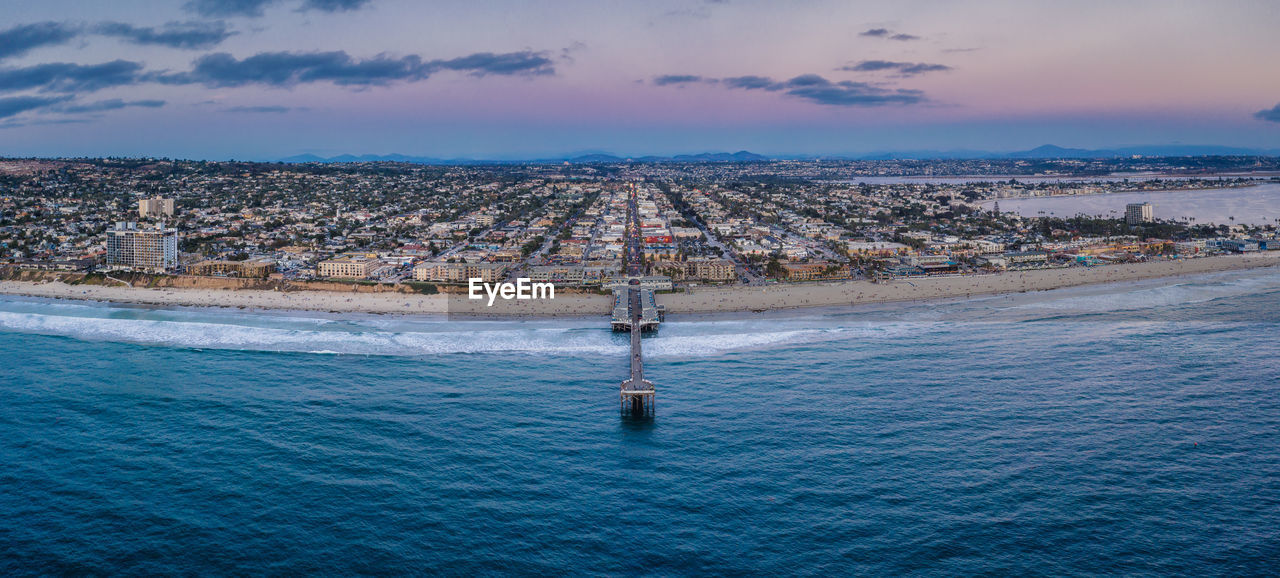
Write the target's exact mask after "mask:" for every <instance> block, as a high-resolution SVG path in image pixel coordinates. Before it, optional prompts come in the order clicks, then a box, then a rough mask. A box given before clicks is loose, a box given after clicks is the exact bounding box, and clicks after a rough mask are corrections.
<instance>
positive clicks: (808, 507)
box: [0, 269, 1280, 575]
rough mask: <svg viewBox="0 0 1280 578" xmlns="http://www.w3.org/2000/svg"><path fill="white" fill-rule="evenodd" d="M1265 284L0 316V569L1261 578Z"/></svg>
mask: <svg viewBox="0 0 1280 578" xmlns="http://www.w3.org/2000/svg"><path fill="white" fill-rule="evenodd" d="M1277 305H1280V270H1275V269H1270V270H1258V271H1249V272H1240V273H1226V274H1216V275H1208V276H1202V277H1193V278H1184V279H1179V280H1165V281H1154V282H1144V283H1138V284H1127V285H1116V286H1106V287H1091V288H1079V289H1069V290H1062V291H1054V292H1047V293H1035V294H1023V295H1016V296H1006V297H991V298H984V299H976V300H970V301H957V302H948V303H940V304H939V303H932V304H902V305H882V306H877V307H867V308H860V309H843V310H831V311H822V312H791V313H785V314H773V315H763V316H762V315H745V316H737V317H734V316H728V317H707V318H690V317H686V318H673V319H671V320H669V322H668V323H666V324H664V326H663V327H662V329H661V331H660V332H659V335H658V336H656V337H653V338H646V339H645V349H646V376H647V377H649V378H650V379H652V380H653V381H654V382H655V383H656V384H657V385H658V391H659V393H658V398H657V412H658V413H657V417H656V419H654V420H652V421H643V420H641V421H632V420H626V419H623V418H621V417H620V416H619V415H618V398H617V387H618V382H619V381H621V380H622V379H623V378H624V377H625V376H626V374H627V359H626V354H625V351H626V341H625V338H623V337H621V336H615V335H612V334H611V333H609V331H608V329H607V324H606V323H605V320H604V319H580V320H571V321H536V322H535V321H529V322H493V321H476V322H457V321H447V320H443V319H414V318H397V317H376V316H370V317H337V316H325V315H320V314H314V313H293V314H282V313H255V312H240V311H210V310H196V309H187V310H182V309H176V310H156V309H149V308H140V307H125V306H118V305H103V304H86V303H75V302H55V301H47V300H37V299H25V298H16V297H6V298H0V463H2V464H3V468H0V573H3V574H5V575H15V574H37V573H39V574H45V573H58V574H62V573H77V574H78V573H101V574H117V573H130V574H155V573H165V574H172V573H193V574H194V573H200V574H244V573H253V574H258V573H304V572H305V573H325V574H358V573H384V572H417V573H426V572H431V573H448V574H496V573H503V574H506V573H521V574H525V573H538V574H553V573H554V574H565V573H573V574H710V573H715V574H727V573H747V572H750V573H760V574H783V575H794V574H806V575H808V574H837V575H843V574H902V573H908V572H914V573H927V574H978V573H983V574H989V573H990V574H1016V575H1024V574H1066V573H1073V574H1074V573H1090V574H1194V575H1206V574H1209V575H1241V574H1268V573H1274V572H1275V568H1276V567H1277V566H1276V564H1277V561H1278V560H1280V385H1278V384H1280V360H1278V359H1277V354H1278V353H1280V345H1277V328H1278V327H1280V324H1278V322H1280V307H1277Z"/></svg>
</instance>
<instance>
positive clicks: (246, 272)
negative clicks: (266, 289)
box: [187, 259, 276, 279]
mask: <svg viewBox="0 0 1280 578" xmlns="http://www.w3.org/2000/svg"><path fill="white" fill-rule="evenodd" d="M275 270H276V265H275V263H272V262H270V261H267V260H265V259H254V260H249V261H223V260H213V259H210V260H207V261H201V262H199V263H195V264H193V265H188V266H187V274H188V275H200V276H204V277H244V278H260V279H265V278H267V277H268V276H270V275H271V273H273V272H274V271H275Z"/></svg>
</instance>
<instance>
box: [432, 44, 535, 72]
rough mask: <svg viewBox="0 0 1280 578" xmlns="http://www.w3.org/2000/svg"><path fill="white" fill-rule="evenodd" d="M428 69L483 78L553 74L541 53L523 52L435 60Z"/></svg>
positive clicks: (481, 54) (479, 54)
mask: <svg viewBox="0 0 1280 578" xmlns="http://www.w3.org/2000/svg"><path fill="white" fill-rule="evenodd" d="M426 66H427V68H429V69H433V70H434V69H440V70H456V71H459V72H469V73H471V74H474V75H476V76H485V75H489V74H499V75H512V74H532V75H543V74H555V72H556V71H555V68H554V66H553V63H552V62H551V59H550V58H548V57H547V55H546V54H544V53H541V52H532V51H529V50H524V51H520V52H507V53H505V54H494V53H492V52H478V53H476V54H472V55H470V56H462V57H459V58H453V59H449V60H435V61H432V62H429V63H427V65H426Z"/></svg>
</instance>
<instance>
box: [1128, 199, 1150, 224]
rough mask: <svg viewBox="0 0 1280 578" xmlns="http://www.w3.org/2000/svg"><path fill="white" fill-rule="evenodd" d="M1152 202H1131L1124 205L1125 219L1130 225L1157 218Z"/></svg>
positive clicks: (1148, 221)
mask: <svg viewBox="0 0 1280 578" xmlns="http://www.w3.org/2000/svg"><path fill="white" fill-rule="evenodd" d="M1155 218H1156V217H1155V209H1153V208H1152V206H1151V203H1129V204H1127V205H1125V206H1124V221H1125V222H1126V223H1128V224H1130V225H1137V224H1139V223H1150V222H1151V221H1154V220H1155Z"/></svg>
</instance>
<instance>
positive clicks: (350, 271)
mask: <svg viewBox="0 0 1280 578" xmlns="http://www.w3.org/2000/svg"><path fill="white" fill-rule="evenodd" d="M381 265H382V262H381V261H379V260H377V259H375V258H373V257H370V256H368V255H347V256H344V257H339V258H337V259H329V260H327V261H321V262H320V263H319V264H318V265H316V275H318V276H320V277H342V278H348V279H366V278H368V277H369V275H370V274H371V273H373V270H374V269H377V268H378V267H379V266H381Z"/></svg>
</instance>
